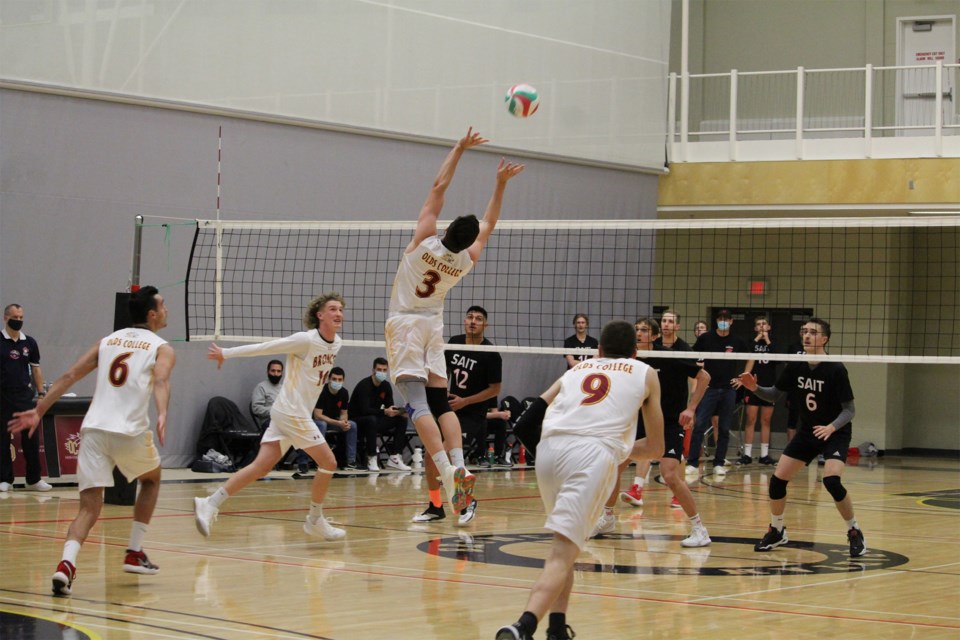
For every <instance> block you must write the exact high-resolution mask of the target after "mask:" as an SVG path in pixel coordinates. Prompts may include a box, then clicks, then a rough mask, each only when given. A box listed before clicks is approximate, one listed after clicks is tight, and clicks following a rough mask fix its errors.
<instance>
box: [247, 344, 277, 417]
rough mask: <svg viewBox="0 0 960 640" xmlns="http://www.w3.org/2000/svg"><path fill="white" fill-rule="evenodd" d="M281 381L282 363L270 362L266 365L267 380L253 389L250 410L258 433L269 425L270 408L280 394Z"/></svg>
mask: <svg viewBox="0 0 960 640" xmlns="http://www.w3.org/2000/svg"><path fill="white" fill-rule="evenodd" d="M281 380H283V363H282V362H280V361H279V360H271V361H270V362H269V364H267V379H266V380H264V381H263V382H261V383H259V384H258V385H257V386H255V387H254V388H253V397H252V398H251V400H250V410H251V411H252V412H253V416H254V418H256V420H257V426H258V427H259V428H260V433H263V432H264V430H265V429H266V428H267V425H269V424H270V407H272V406H273V402H274V400H276V399H277V394H278V393H280V381H281Z"/></svg>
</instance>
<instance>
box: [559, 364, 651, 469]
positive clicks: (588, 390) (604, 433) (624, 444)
mask: <svg viewBox="0 0 960 640" xmlns="http://www.w3.org/2000/svg"><path fill="white" fill-rule="evenodd" d="M649 369H650V367H649V366H648V365H646V364H644V363H643V362H639V361H637V360H634V359H632V358H594V359H593V360H586V361H584V362H581V363H579V364H577V365H576V366H575V367H573V368H572V369H570V370H569V371H567V372H566V373H565V374H563V377H562V378H560V392H559V393H558V394H557V397H556V398H554V400H553V402H552V403H550V406H549V407H548V408H547V413H546V416H545V417H544V419H543V431H542V433H541V436H540V438H541V440H546V439H547V438H550V437H552V436H559V435H573V436H581V437H585V438H597V439H599V440H600V441H601V442H602V443H604V444H605V445H607V446H609V447H611V448H613V449H614V450H615V451H616V453H617V455H618V456H619V459H620V460H621V461H622V460H624V459H625V458H626V456H627V455H628V454H629V453H630V449H631V448H632V446H633V440H634V435H635V433H636V427H637V416H638V415H639V412H640V406H641V405H642V404H643V400H644V399H645V398H646V397H647V384H646V380H647V371H648V370H649Z"/></svg>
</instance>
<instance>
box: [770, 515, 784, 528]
mask: <svg viewBox="0 0 960 640" xmlns="http://www.w3.org/2000/svg"><path fill="white" fill-rule="evenodd" d="M770 524H771V525H773V528H774V529H776V530H777V531H783V527H784V521H783V514H782V513H781V514H780V515H779V516H775V515H773V514H772V513H771V514H770Z"/></svg>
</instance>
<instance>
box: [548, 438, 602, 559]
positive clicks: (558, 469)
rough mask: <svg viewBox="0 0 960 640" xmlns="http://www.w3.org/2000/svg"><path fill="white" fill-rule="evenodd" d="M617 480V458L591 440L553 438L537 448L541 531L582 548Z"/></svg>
mask: <svg viewBox="0 0 960 640" xmlns="http://www.w3.org/2000/svg"><path fill="white" fill-rule="evenodd" d="M616 478H617V456H616V454H615V453H614V452H613V451H611V450H610V448H609V447H607V446H604V445H603V444H601V443H600V442H597V441H596V439H594V438H582V437H579V436H554V437H552V438H546V439H544V440H541V441H540V444H539V445H537V484H538V485H539V487H540V498H541V499H542V500H543V506H544V508H545V510H546V512H547V521H546V523H545V524H544V525H543V526H544V527H545V528H547V529H550V530H551V531H555V532H556V533H559V534H561V535H564V536H566V537H567V538H569V539H570V540H572V541H573V542H574V544H576V545H577V546H578V547H579V548H581V549H582V548H583V545H584V544H585V543H586V541H587V539H588V538H589V537H590V534H591V533H593V529H594V527H595V526H596V524H597V520H598V519H599V518H600V514H601V513H602V512H603V504H604V503H605V502H606V501H607V498H609V497H610V492H611V491H612V490H613V483H614V482H615V481H616Z"/></svg>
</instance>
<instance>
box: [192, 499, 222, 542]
mask: <svg viewBox="0 0 960 640" xmlns="http://www.w3.org/2000/svg"><path fill="white" fill-rule="evenodd" d="M218 513H220V510H219V509H217V508H216V507H214V506H212V505H211V504H210V499H209V498H194V499H193V519H194V522H195V523H196V525H197V531H199V532H200V535H202V536H203V537H204V538H207V537H209V536H210V529H211V528H212V527H213V523H214V522H215V521H216V519H217V514H218Z"/></svg>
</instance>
